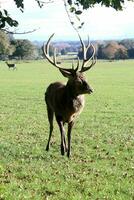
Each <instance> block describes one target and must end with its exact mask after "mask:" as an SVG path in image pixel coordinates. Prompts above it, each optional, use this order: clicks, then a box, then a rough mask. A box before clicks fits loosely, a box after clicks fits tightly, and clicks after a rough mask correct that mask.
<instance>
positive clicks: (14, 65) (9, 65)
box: [5, 62, 17, 70]
mask: <svg viewBox="0 0 134 200" xmlns="http://www.w3.org/2000/svg"><path fill="white" fill-rule="evenodd" d="M5 63H6V64H7V66H8V67H9V69H10V68H12V69H13V70H14V69H17V68H16V64H9V63H8V62H5Z"/></svg>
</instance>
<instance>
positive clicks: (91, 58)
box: [81, 44, 96, 72]
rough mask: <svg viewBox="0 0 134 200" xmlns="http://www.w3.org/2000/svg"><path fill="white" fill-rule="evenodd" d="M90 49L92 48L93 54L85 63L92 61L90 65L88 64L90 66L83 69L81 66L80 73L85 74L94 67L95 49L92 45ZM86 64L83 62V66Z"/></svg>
mask: <svg viewBox="0 0 134 200" xmlns="http://www.w3.org/2000/svg"><path fill="white" fill-rule="evenodd" d="M91 46H92V48H93V54H92V56H91V57H90V58H89V59H88V60H87V62H89V61H91V60H92V63H91V64H90V66H88V67H84V66H82V68H81V72H85V71H87V70H89V69H90V68H91V67H92V66H93V65H95V63H96V57H95V47H94V46H93V44H91ZM87 62H85V65H86V64H87Z"/></svg>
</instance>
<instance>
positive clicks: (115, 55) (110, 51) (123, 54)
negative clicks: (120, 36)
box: [101, 41, 128, 60]
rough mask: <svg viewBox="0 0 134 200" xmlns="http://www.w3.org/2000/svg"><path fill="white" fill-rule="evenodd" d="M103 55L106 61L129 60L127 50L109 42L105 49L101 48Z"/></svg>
mask: <svg viewBox="0 0 134 200" xmlns="http://www.w3.org/2000/svg"><path fill="white" fill-rule="evenodd" d="M101 55H102V58H104V59H109V60H113V59H126V58H128V54H127V49H126V48H125V47H124V46H123V45H121V44H118V42H115V41H112V42H109V43H108V44H107V45H106V46H105V47H103V48H101Z"/></svg>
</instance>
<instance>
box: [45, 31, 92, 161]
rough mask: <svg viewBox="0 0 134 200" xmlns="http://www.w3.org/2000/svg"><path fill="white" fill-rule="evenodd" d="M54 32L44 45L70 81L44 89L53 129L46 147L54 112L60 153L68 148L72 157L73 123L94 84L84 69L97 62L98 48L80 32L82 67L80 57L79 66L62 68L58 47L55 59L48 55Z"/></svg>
mask: <svg viewBox="0 0 134 200" xmlns="http://www.w3.org/2000/svg"><path fill="white" fill-rule="evenodd" d="M53 36H54V34H52V35H51V36H50V38H49V39H48V41H47V43H46V45H44V48H43V51H44V54H45V57H46V58H47V60H48V61H49V62H50V63H51V64H52V65H54V66H55V67H56V68H58V69H59V71H60V72H61V73H62V75H63V76H64V77H66V78H68V81H67V83H66V85H65V84H63V83H61V82H54V83H51V84H50V85H49V86H48V88H47V90H46V93H45V101H46V105H47V113H48V120H49V124H50V132H49V138H48V143H47V146H46V150H47V151H48V150H49V146H50V139H51V136H52V131H53V116H54V114H55V117H56V121H57V123H58V126H59V129H60V133H61V154H62V155H64V154H65V152H67V156H68V157H69V156H70V146H71V130H72V127H73V125H74V121H75V119H76V117H77V116H78V115H79V114H80V112H81V111H82V109H83V107H84V94H91V93H92V92H93V90H92V88H91V87H90V86H89V84H88V83H87V81H86V78H85V76H84V74H83V72H85V71H87V70H89V69H90V68H91V67H92V66H93V65H94V64H95V63H96V59H95V48H94V46H93V45H92V44H91V45H90V44H89V41H88V45H87V46H86V45H85V44H84V42H83V41H82V39H81V37H80V35H79V34H78V36H79V39H80V42H81V46H82V51H83V54H84V56H83V61H82V66H81V69H80V70H79V71H78V69H79V63H80V62H79V59H78V61H77V67H76V68H74V66H73V64H72V68H70V69H67V68H62V67H61V66H60V65H58V64H57V61H56V50H54V56H53V59H52V58H51V57H50V56H49V46H50V41H51V39H52V37H53ZM90 47H92V55H91V56H90V57H88V58H87V51H88V49H89V48H90ZM89 61H91V63H90V65H89V66H86V65H87V64H88V62H89ZM65 123H68V132H67V139H68V145H67V143H66V139H65V129H64V124H65Z"/></svg>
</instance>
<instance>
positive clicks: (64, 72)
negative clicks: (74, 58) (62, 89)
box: [59, 69, 72, 78]
mask: <svg viewBox="0 0 134 200" xmlns="http://www.w3.org/2000/svg"><path fill="white" fill-rule="evenodd" d="M59 70H60V72H61V73H62V75H63V76H64V77H66V78H70V77H71V76H72V73H71V72H69V71H66V70H64V69H59Z"/></svg>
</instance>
